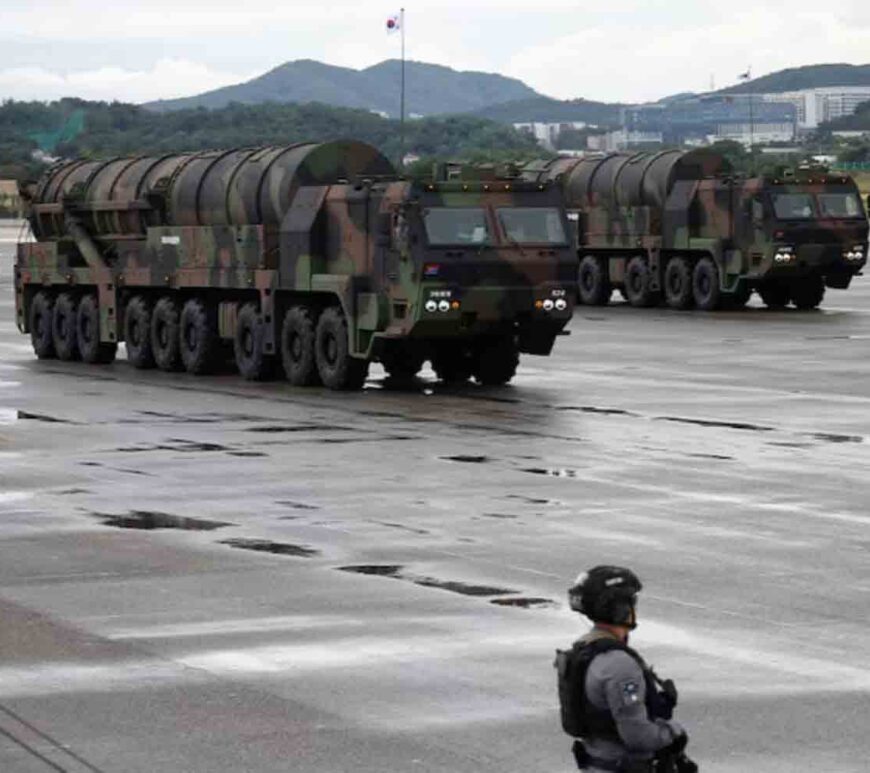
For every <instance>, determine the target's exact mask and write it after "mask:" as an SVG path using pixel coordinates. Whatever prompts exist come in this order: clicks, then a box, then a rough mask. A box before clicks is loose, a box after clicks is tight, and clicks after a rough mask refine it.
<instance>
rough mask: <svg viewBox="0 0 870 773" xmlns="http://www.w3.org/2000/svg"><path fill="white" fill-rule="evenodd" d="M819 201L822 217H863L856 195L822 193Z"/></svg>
mask: <svg viewBox="0 0 870 773" xmlns="http://www.w3.org/2000/svg"><path fill="white" fill-rule="evenodd" d="M818 199H819V212H820V213H821V215H822V217H863V214H864V213H863V212H861V202H860V201H858V197H857V196H856V195H855V194H854V193H820V194H819V196H818Z"/></svg>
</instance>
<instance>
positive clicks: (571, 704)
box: [554, 639, 677, 742]
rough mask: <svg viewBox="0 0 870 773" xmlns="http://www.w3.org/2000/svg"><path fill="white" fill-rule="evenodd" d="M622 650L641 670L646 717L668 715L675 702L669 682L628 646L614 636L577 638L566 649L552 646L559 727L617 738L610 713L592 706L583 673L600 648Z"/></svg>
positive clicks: (578, 735)
mask: <svg viewBox="0 0 870 773" xmlns="http://www.w3.org/2000/svg"><path fill="white" fill-rule="evenodd" d="M610 650H622V651H623V652H625V653H627V654H628V655H630V656H631V657H632V658H634V660H635V661H636V662H637V664H638V665H639V666H640V668H641V670H642V671H643V679H644V684H645V686H646V698H645V701H644V702H645V704H646V713H647V716H648V717H649V719H650V720H654V719H670V718H671V717H672V716H673V712H674V707H675V706H676V705H677V694H676V689H675V688H674V685H673V682H671V681H670V680H667V681H665V682H660V681H659V679H658V677H657V676H656V675H655V673H654V672H653V670H652V669H651V668H650V667H649V666H647V664H646V663H645V662H644V660H643V658H642V657H641V656H640V655H638V654H637V652H635V651H634V650H633V649H632V648H631V647H629V646H628V645H626V644H623V643H622V642H620V641H617V640H616V639H596V640H595V641H592V642H589V643H585V642H582V641H577V642H575V643H574V645H573V646H572V647H571V649H570V650H567V651H565V650H556V662H555V664H554V665H555V666H556V669H557V670H558V674H559V705H560V708H561V714H562V729H563V730H564V731H565V732H566V733H568V735H571V736H574V737H575V738H607V739H611V740H615V741H617V742H619V741H620V737H619V731H618V730H617V728H616V722H615V721H614V719H613V715H612V714H611V713H610V711H609V710H607V709H599V708H596V707H595V706H593V705H592V704H591V703H590V702H589V700H588V699H587V695H586V674H587V672H588V671H589V665H590V663H592V660H593V659H594V658H595V657H596V656H597V655H600V654H602V653H604V652H609V651H610Z"/></svg>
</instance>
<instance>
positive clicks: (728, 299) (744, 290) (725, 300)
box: [722, 279, 752, 311]
mask: <svg viewBox="0 0 870 773" xmlns="http://www.w3.org/2000/svg"><path fill="white" fill-rule="evenodd" d="M751 297H752V288H751V287H750V286H749V284H748V283H747V282H746V280H745V279H741V280H740V281H739V282H738V283H737V289H735V290H734V292H731V293H722V306H723V307H724V308H726V309H732V310H734V311H736V310H738V309H742V308H743V307H744V306H746V304H747V303H749V299H750V298H751Z"/></svg>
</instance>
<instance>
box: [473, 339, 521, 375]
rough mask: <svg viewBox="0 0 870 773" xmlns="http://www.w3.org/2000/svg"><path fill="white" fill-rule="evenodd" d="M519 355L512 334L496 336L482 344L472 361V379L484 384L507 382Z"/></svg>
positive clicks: (517, 362)
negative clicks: (473, 361)
mask: <svg viewBox="0 0 870 773" xmlns="http://www.w3.org/2000/svg"><path fill="white" fill-rule="evenodd" d="M519 363H520V355H519V352H518V351H517V345H516V342H515V341H514V338H513V336H505V337H503V338H498V339H495V340H494V341H492V342H491V343H489V344H488V345H484V346H483V347H482V348H481V349H480V350H479V351H478V353H477V358H476V359H475V363H474V379H475V381H477V382H478V383H479V384H483V385H484V386H501V385H502V384H507V383H508V381H510V380H511V379H512V378H513V377H514V375H515V374H516V372H517V365H519Z"/></svg>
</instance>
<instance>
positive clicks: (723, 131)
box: [709, 123, 794, 147]
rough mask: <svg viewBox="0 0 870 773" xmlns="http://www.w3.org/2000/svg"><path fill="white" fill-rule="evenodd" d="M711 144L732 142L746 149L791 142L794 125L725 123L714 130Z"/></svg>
mask: <svg viewBox="0 0 870 773" xmlns="http://www.w3.org/2000/svg"><path fill="white" fill-rule="evenodd" d="M709 139H710V141H711V142H717V141H719V140H734V141H735V142H740V143H742V144H743V145H746V147H749V146H750V145H752V144H755V145H766V144H768V143H771V142H791V141H792V140H793V139H794V125H793V124H791V123H753V124H751V125H750V124H748V123H727V124H721V125H719V126H718V127H717V128H716V134H714V135H712V136H711V137H710V138H709Z"/></svg>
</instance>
